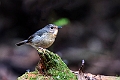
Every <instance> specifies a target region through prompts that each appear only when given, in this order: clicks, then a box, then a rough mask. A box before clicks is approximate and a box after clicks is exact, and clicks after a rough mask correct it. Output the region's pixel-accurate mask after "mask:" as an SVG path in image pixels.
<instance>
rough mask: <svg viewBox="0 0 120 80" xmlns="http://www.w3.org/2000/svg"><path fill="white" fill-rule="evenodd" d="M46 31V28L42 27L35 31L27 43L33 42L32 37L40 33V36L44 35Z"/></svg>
mask: <svg viewBox="0 0 120 80" xmlns="http://www.w3.org/2000/svg"><path fill="white" fill-rule="evenodd" d="M45 32H46V31H45V30H42V29H40V30H38V31H37V32H35V33H34V34H33V35H31V36H30V37H29V38H28V39H27V40H28V41H27V43H29V42H31V41H32V39H33V38H34V37H35V36H36V35H38V36H42V35H43V33H45Z"/></svg>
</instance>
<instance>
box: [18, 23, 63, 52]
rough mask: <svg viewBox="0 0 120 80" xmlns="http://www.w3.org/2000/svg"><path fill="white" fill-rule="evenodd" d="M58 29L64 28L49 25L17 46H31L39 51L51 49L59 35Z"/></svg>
mask: <svg viewBox="0 0 120 80" xmlns="http://www.w3.org/2000/svg"><path fill="white" fill-rule="evenodd" d="M58 28H62V27H60V26H56V25H54V24H48V25H46V26H45V27H44V28H42V29H40V30H38V31H37V32H35V33H34V34H33V35H31V36H30V37H29V38H28V39H26V40H23V41H20V42H18V43H17V44H16V45H17V46H21V45H23V44H29V45H31V46H32V47H34V48H35V49H37V50H38V49H39V48H43V49H46V48H48V47H50V46H51V45H52V44H53V42H54V41H55V38H56V36H57V33H58Z"/></svg>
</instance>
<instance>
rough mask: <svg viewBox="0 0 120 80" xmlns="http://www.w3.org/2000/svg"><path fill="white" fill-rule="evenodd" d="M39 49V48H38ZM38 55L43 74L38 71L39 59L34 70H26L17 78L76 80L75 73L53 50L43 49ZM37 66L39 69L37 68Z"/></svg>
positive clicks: (21, 79)
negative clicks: (43, 68) (40, 58)
mask: <svg viewBox="0 0 120 80" xmlns="http://www.w3.org/2000/svg"><path fill="white" fill-rule="evenodd" d="M38 51H39V50H38ZM39 55H40V56H41V57H42V61H43V64H42V65H43V66H45V70H44V74H42V73H40V71H39V70H41V68H40V67H39V66H40V65H41V63H40V62H41V60H40V62H39V63H38V65H37V66H36V67H37V68H36V70H35V71H33V72H29V73H28V72H26V73H25V74H24V75H22V76H21V77H19V78H18V80H23V79H25V80H77V77H76V76H75V74H73V73H72V72H71V71H70V69H69V68H68V67H67V65H66V64H65V63H64V62H63V61H62V59H61V58H60V57H59V56H58V55H57V54H54V53H53V52H50V51H48V50H45V52H42V53H41V50H40V51H39ZM38 68H39V69H38Z"/></svg>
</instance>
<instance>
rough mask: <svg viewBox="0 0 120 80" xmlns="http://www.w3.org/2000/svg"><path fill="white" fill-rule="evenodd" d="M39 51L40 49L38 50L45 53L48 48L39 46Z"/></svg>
mask: <svg viewBox="0 0 120 80" xmlns="http://www.w3.org/2000/svg"><path fill="white" fill-rule="evenodd" d="M37 51H38V52H42V53H45V51H46V49H44V48H42V47H38V49H37Z"/></svg>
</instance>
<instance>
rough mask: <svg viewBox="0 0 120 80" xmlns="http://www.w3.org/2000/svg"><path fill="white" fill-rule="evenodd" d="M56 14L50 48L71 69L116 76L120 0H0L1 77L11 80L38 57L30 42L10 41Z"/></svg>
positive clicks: (26, 34) (119, 59)
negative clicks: (56, 26)
mask: <svg viewBox="0 0 120 80" xmlns="http://www.w3.org/2000/svg"><path fill="white" fill-rule="evenodd" d="M61 18H67V19H68V20H69V21H70V22H69V23H68V24H67V25H63V28H62V29H60V30H59V33H58V36H57V38H56V41H55V43H54V44H53V45H52V46H51V47H50V48H49V50H51V51H53V52H55V53H57V54H59V55H60V56H61V58H62V59H63V60H64V61H65V62H66V64H67V65H68V67H69V68H70V69H72V70H78V69H79V67H80V65H81V60H83V59H84V60H85V67H84V71H85V72H89V73H93V74H103V75H115V76H116V75H118V76H119V75H120V68H119V66H120V0H0V80H16V78H17V77H18V76H21V75H22V74H24V73H25V72H26V70H30V71H32V70H34V68H35V65H36V64H37V62H38V60H39V56H38V54H37V51H36V50H35V49H34V48H32V47H31V46H28V45H24V46H21V47H16V46H15V43H16V42H19V41H20V40H24V39H26V38H28V37H29V36H30V35H31V34H33V33H34V32H35V31H37V30H39V29H41V28H42V27H44V26H45V25H47V24H49V23H54V22H55V21H56V20H59V19H61Z"/></svg>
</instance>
